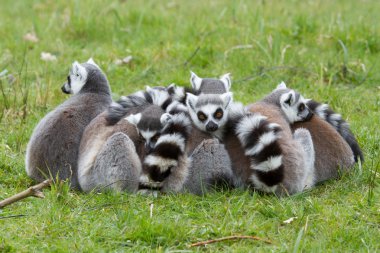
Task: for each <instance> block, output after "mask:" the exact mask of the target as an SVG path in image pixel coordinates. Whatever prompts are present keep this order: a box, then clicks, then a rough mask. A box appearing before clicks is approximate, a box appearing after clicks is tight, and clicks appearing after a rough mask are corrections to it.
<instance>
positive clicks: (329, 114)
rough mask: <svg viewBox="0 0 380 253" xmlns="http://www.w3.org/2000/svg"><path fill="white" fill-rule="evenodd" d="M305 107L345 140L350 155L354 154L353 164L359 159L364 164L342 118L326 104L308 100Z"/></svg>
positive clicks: (348, 127)
mask: <svg viewBox="0 0 380 253" xmlns="http://www.w3.org/2000/svg"><path fill="white" fill-rule="evenodd" d="M306 105H307V106H308V107H309V109H310V110H311V111H313V113H314V114H316V115H317V116H319V117H321V118H322V119H323V120H325V121H327V122H328V123H329V124H330V125H331V126H333V127H334V128H335V129H336V130H337V131H338V133H339V134H340V135H341V136H342V137H343V139H345V140H346V142H347V143H348V145H349V146H350V148H351V150H352V153H353V154H354V158H355V162H358V159H359V158H360V161H361V162H364V155H363V152H362V150H361V149H360V146H359V144H358V142H357V140H356V138H355V136H354V134H353V133H352V131H351V129H350V125H349V124H348V123H347V122H346V121H345V120H344V119H342V116H341V115H340V114H338V113H335V112H334V111H333V110H331V108H329V106H328V105H327V104H321V103H318V102H316V101H314V100H309V101H308V102H307V103H306Z"/></svg>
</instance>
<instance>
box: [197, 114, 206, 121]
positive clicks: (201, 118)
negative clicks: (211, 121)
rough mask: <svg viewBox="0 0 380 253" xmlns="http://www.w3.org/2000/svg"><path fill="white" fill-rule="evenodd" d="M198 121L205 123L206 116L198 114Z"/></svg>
mask: <svg viewBox="0 0 380 253" xmlns="http://www.w3.org/2000/svg"><path fill="white" fill-rule="evenodd" d="M198 119H199V120H200V121H205V120H206V119H207V116H206V115H205V114H204V113H203V112H198Z"/></svg>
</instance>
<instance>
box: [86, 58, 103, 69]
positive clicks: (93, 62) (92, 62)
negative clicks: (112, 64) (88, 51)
mask: <svg viewBox="0 0 380 253" xmlns="http://www.w3.org/2000/svg"><path fill="white" fill-rule="evenodd" d="M87 63H88V64H91V65H94V66H95V67H97V68H98V69H100V68H99V66H98V64H96V63H95V61H94V59H92V57H91V58H90V59H88V61H87Z"/></svg>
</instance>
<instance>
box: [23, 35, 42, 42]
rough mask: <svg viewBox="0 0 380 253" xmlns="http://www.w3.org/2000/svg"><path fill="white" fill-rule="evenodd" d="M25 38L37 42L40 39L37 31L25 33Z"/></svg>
mask: <svg viewBox="0 0 380 253" xmlns="http://www.w3.org/2000/svg"><path fill="white" fill-rule="evenodd" d="M24 40H26V41H30V42H34V43H37V42H38V41H39V39H38V38H37V35H36V34H35V33H27V34H25V35H24Z"/></svg>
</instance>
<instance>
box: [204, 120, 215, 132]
mask: <svg viewBox="0 0 380 253" xmlns="http://www.w3.org/2000/svg"><path fill="white" fill-rule="evenodd" d="M206 130H207V131H209V132H214V131H216V130H218V125H217V124H215V123H214V122H213V121H210V122H208V123H207V125H206Z"/></svg>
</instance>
